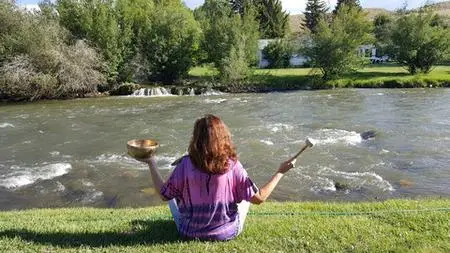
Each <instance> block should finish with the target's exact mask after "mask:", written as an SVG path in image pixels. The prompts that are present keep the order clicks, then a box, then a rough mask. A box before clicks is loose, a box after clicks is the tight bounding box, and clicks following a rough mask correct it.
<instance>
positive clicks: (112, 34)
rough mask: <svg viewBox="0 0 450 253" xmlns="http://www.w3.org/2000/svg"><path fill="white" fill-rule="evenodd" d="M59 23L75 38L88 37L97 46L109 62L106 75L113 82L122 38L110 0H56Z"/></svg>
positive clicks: (118, 62) (112, 2)
mask: <svg viewBox="0 0 450 253" xmlns="http://www.w3.org/2000/svg"><path fill="white" fill-rule="evenodd" d="M56 9H57V11H58V13H59V20H60V23H61V24H62V25H63V26H64V27H66V28H67V29H68V30H69V31H70V32H71V34H72V35H73V36H74V38H75V39H87V40H88V41H89V42H91V43H92V44H93V45H94V46H95V47H96V48H98V49H99V50H100V51H101V53H102V55H103V58H104V59H105V60H106V62H107V63H108V71H107V72H108V75H109V77H110V80H111V81H115V79H116V77H117V75H118V73H117V71H118V67H119V65H120V64H122V62H123V50H124V47H123V46H124V45H123V43H121V42H120V40H122V39H128V38H124V37H123V36H121V35H123V34H121V31H120V29H121V28H120V27H119V24H118V21H117V17H116V13H115V10H114V1H113V0H106V1H102V0H80V1H78V0H57V1H56Z"/></svg>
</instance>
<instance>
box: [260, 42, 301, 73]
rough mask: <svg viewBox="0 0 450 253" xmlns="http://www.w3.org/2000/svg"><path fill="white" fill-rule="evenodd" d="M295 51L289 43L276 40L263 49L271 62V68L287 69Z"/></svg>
mask: <svg viewBox="0 0 450 253" xmlns="http://www.w3.org/2000/svg"><path fill="white" fill-rule="evenodd" d="M293 51H294V50H293V48H292V46H291V44H290V43H289V41H286V40H276V41H273V42H271V43H269V44H268V45H267V46H266V47H265V48H264V49H263V55H264V57H265V58H266V59H267V61H268V62H269V66H268V67H269V68H287V67H289V64H290V62H289V60H290V59H291V56H292V53H293Z"/></svg>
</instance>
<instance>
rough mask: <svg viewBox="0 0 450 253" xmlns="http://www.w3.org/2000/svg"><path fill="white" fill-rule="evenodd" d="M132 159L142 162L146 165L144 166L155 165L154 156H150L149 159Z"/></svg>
mask: <svg viewBox="0 0 450 253" xmlns="http://www.w3.org/2000/svg"><path fill="white" fill-rule="evenodd" d="M134 159H136V160H138V161H139V162H143V163H146V164H149V165H150V164H156V161H155V157H154V156H150V157H147V158H136V157H134Z"/></svg>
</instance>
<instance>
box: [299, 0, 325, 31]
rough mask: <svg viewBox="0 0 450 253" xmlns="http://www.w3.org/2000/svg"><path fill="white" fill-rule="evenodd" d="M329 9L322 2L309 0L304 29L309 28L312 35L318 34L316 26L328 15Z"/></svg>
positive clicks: (320, 0)
mask: <svg viewBox="0 0 450 253" xmlns="http://www.w3.org/2000/svg"><path fill="white" fill-rule="evenodd" d="M327 12H328V7H327V5H326V3H325V2H324V1H322V0H308V2H307V3H306V9H305V12H304V14H305V20H304V23H303V26H304V27H307V28H308V29H309V30H310V31H311V32H312V33H315V32H316V26H317V24H318V23H319V20H320V19H321V18H324V17H325V16H326V15H327Z"/></svg>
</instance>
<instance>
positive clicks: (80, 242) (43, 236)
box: [0, 220, 182, 248]
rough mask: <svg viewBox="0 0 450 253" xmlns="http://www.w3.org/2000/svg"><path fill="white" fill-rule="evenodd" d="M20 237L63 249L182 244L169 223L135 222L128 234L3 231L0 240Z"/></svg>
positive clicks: (174, 227) (113, 232) (163, 221)
mask: <svg viewBox="0 0 450 253" xmlns="http://www.w3.org/2000/svg"><path fill="white" fill-rule="evenodd" d="M1 237H7V238H16V237H18V238H21V239H22V240H24V241H28V242H33V243H38V244H44V245H52V246H56V247H62V248H71V247H80V246H90V247H107V246H132V245H146V244H147V245H152V244H167V243H173V242H180V241H182V239H181V238H180V237H179V235H178V232H177V229H176V226H175V223H174V222H173V221H170V220H133V221H132V222H131V229H130V230H129V231H126V232H121V231H117V232H116V231H105V232H51V231H50V232H37V231H32V230H26V229H10V230H4V231H0V238H1Z"/></svg>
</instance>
